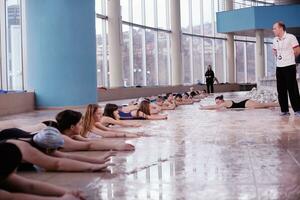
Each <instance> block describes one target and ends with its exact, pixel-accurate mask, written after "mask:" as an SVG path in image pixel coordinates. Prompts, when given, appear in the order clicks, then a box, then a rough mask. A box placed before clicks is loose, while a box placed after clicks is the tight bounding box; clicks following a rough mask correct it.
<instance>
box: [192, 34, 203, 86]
mask: <svg viewBox="0 0 300 200" xmlns="http://www.w3.org/2000/svg"><path fill="white" fill-rule="evenodd" d="M202 42H203V39H202V38H199V37H193V65H194V66H193V67H194V83H204V82H203V65H202Z"/></svg>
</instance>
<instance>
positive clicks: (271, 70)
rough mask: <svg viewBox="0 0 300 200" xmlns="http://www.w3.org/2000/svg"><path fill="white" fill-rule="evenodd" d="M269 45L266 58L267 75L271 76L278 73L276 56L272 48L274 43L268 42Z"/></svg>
mask: <svg viewBox="0 0 300 200" xmlns="http://www.w3.org/2000/svg"><path fill="white" fill-rule="evenodd" d="M266 46H267V54H266V59H267V66H266V67H267V71H268V73H267V75H268V76H270V77H275V75H276V63H275V58H274V55H273V50H272V44H266Z"/></svg>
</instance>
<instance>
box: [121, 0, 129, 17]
mask: <svg viewBox="0 0 300 200" xmlns="http://www.w3.org/2000/svg"><path fill="white" fill-rule="evenodd" d="M121 15H122V20H123V21H127V22H128V21H129V0H121Z"/></svg>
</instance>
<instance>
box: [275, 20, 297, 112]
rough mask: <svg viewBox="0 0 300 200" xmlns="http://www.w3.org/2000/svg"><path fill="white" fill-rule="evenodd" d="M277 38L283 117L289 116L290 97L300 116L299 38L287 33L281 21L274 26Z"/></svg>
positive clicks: (276, 50)
mask: <svg viewBox="0 0 300 200" xmlns="http://www.w3.org/2000/svg"><path fill="white" fill-rule="evenodd" d="M273 32H274V35H275V38H274V40H273V52H274V55H275V57H276V66H277V67H276V79H277V92H278V101H279V104H280V108H281V116H288V115H290V113H289V105H288V95H289V97H290V102H291V105H292V108H293V110H294V112H295V115H297V116H300V96H299V89H298V83H297V79H296V62H295V58H296V57H297V56H298V55H299V54H300V47H299V43H298V41H297V38H296V37H295V36H294V35H292V34H289V33H287V32H286V27H285V24H284V23H283V22H281V21H279V22H276V23H275V24H274V25H273Z"/></svg>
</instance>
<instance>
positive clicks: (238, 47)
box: [235, 42, 245, 83]
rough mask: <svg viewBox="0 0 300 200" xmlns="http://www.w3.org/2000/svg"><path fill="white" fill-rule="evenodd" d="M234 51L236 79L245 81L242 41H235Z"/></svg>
mask: <svg viewBox="0 0 300 200" xmlns="http://www.w3.org/2000/svg"><path fill="white" fill-rule="evenodd" d="M235 52H236V57H235V58H236V59H235V62H236V81H237V82H238V83H245V44H244V42H235Z"/></svg>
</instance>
